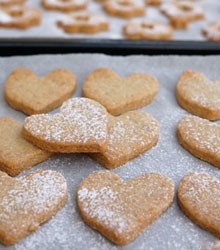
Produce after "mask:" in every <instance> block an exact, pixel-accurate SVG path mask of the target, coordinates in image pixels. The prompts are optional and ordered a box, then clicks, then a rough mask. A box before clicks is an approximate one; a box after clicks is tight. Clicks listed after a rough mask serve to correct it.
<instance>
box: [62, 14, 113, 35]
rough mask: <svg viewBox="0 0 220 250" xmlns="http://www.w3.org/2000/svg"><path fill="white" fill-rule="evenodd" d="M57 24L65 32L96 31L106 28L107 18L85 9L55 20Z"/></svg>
mask: <svg viewBox="0 0 220 250" xmlns="http://www.w3.org/2000/svg"><path fill="white" fill-rule="evenodd" d="M57 26H58V27H60V28H61V29H63V30H64V31H65V32H67V33H91V34H92V33H97V32H100V31H106V30H108V26H109V25H108V21H107V19H106V18H105V17H104V16H102V15H99V14H92V13H89V12H87V11H82V12H77V13H73V14H69V15H67V16H66V17H64V18H62V19H60V20H58V21H57Z"/></svg>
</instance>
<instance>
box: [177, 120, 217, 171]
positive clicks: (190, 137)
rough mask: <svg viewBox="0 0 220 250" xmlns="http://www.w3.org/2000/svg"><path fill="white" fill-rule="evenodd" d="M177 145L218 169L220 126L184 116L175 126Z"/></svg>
mask: <svg viewBox="0 0 220 250" xmlns="http://www.w3.org/2000/svg"><path fill="white" fill-rule="evenodd" d="M177 137H178V140H179V143H180V144H181V145H182V146H183V147H184V148H185V149H186V150H188V151H189V152H190V153H191V154H193V155H194V156H196V157H198V158H199V159H201V160H203V161H207V162H209V163H211V164H212V165H214V166H216V167H220V124H218V123H213V122H210V121H208V120H206V119H202V118H199V117H197V116H184V117H183V118H182V119H181V120H180V121H179V122H178V125H177Z"/></svg>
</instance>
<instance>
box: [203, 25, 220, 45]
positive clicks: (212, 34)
mask: <svg viewBox="0 0 220 250" xmlns="http://www.w3.org/2000/svg"><path fill="white" fill-rule="evenodd" d="M202 33H203V35H204V36H205V37H206V38H207V39H208V40H209V41H213V42H220V22H211V23H209V24H208V25H207V26H205V27H204V28H203V29H202Z"/></svg>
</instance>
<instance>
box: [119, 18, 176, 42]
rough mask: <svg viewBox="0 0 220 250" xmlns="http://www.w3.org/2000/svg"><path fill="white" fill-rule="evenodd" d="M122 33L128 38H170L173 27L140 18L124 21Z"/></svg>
mask: <svg viewBox="0 0 220 250" xmlns="http://www.w3.org/2000/svg"><path fill="white" fill-rule="evenodd" d="M123 33H124V35H125V36H126V37H127V38H128V39H147V40H170V39H171V38H172V34H173V29H172V27H171V26H170V25H168V24H165V23H162V22H159V21H151V20H142V21H130V22H128V23H126V24H125V26H124V28H123Z"/></svg>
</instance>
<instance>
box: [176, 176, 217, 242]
mask: <svg viewBox="0 0 220 250" xmlns="http://www.w3.org/2000/svg"><path fill="white" fill-rule="evenodd" d="M177 197H178V203H179V206H180V208H181V209H182V211H183V212H184V213H185V214H186V215H187V216H188V217H189V218H190V219H191V220H192V221H193V222H195V223H196V224H197V225H199V226H200V227H202V228H204V229H206V230H208V231H210V232H211V233H213V234H215V235H217V236H218V237H220V213H219V211H220V202H219V201H220V182H219V180H217V179H216V178H215V177H213V176H211V175H209V174H207V173H189V174H187V175H185V176H184V177H183V178H182V179H181V181H180V183H179V187H178V191H177Z"/></svg>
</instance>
